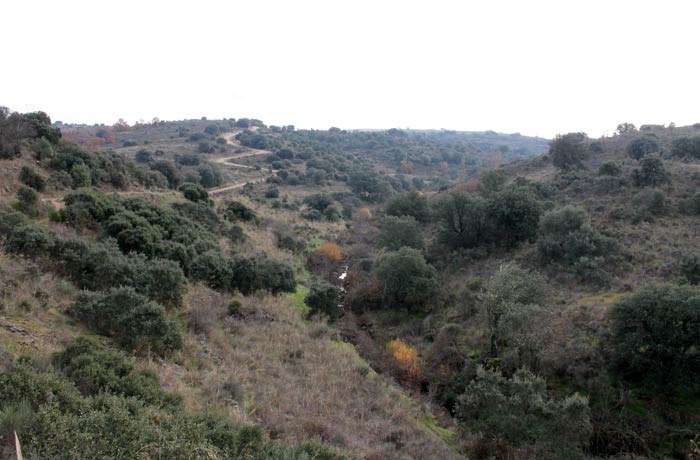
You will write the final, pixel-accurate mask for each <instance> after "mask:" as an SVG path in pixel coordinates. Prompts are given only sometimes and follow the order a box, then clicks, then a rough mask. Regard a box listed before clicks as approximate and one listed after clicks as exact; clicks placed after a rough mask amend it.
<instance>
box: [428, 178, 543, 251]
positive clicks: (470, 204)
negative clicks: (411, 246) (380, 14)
mask: <svg viewBox="0 0 700 460" xmlns="http://www.w3.org/2000/svg"><path fill="white" fill-rule="evenodd" d="M540 214H541V206H540V203H539V201H538V200H537V199H536V198H535V197H534V195H533V194H532V193H531V192H530V191H529V190H528V189H526V188H524V187H517V186H514V187H508V188H506V189H503V190H501V191H500V192H497V193H494V194H492V195H491V196H489V197H488V198H481V197H473V196H469V195H467V194H465V193H463V192H452V193H450V194H449V195H447V196H445V197H444V198H441V199H439V200H438V201H437V202H436V204H435V215H436V217H437V218H438V219H439V221H440V223H441V227H440V229H439V232H440V239H441V241H442V242H443V243H444V244H447V245H448V246H451V247H453V248H476V247H479V246H489V245H497V246H503V247H513V246H515V245H516V244H518V243H519V242H521V241H526V240H529V239H532V238H533V237H534V236H535V234H536V233H537V224H538V222H539V218H540Z"/></svg>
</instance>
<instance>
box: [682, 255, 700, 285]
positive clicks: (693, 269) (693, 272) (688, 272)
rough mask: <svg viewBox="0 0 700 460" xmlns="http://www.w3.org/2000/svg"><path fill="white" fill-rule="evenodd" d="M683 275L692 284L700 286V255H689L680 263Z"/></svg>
mask: <svg viewBox="0 0 700 460" xmlns="http://www.w3.org/2000/svg"><path fill="white" fill-rule="evenodd" d="M680 268H681V273H682V274H683V276H684V277H685V279H686V280H687V281H688V283H690V284H693V285H695V284H700V254H687V255H685V256H683V258H682V259H681V263H680Z"/></svg>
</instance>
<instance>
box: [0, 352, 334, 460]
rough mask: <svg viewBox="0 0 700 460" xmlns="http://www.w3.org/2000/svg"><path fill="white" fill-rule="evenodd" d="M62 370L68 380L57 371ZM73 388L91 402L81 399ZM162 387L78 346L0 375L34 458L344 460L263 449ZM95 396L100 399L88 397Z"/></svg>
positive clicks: (252, 432)
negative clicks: (84, 391) (47, 361)
mask: <svg viewBox="0 0 700 460" xmlns="http://www.w3.org/2000/svg"><path fill="white" fill-rule="evenodd" d="M81 363H84V364H85V365H86V367H85V368H83V367H82V366H81ZM64 365H65V374H64V373H63V372H62V369H57V368H63V366H64ZM112 379H114V382H113V383H112V382H110V381H111V380H112ZM74 380H75V381H76V382H77V384H79V385H81V386H83V387H85V388H89V389H90V394H81V393H80V392H78V391H77V389H76V383H74ZM159 386H160V384H159V382H158V380H157V379H156V378H155V377H151V376H148V374H147V373H144V372H142V371H137V370H134V369H133V367H132V366H131V365H130V364H129V363H128V362H126V361H125V360H124V358H123V357H122V356H121V355H116V354H114V352H108V351H106V350H101V349H99V348H97V347H95V348H93V347H92V346H90V345H87V346H86V345H85V344H84V343H80V341H79V342H78V343H77V345H76V344H72V345H70V346H69V349H67V350H66V351H65V352H64V353H61V354H60V355H59V357H57V358H55V363H54V365H53V366H46V365H41V364H40V363H38V362H33V361H30V360H27V359H23V360H20V361H18V362H16V363H15V364H14V365H13V366H12V367H10V368H9V369H7V370H5V371H3V372H0V400H2V401H3V407H2V409H3V410H4V411H5V414H7V413H8V412H9V411H8V409H12V408H20V407H21V406H23V407H24V408H25V409H24V410H23V411H18V410H13V414H20V413H22V414H25V416H24V417H21V418H20V417H17V416H15V417H14V419H15V420H20V419H21V420H25V422H26V423H22V424H21V425H20V430H21V431H20V432H19V435H20V438H21V440H22V448H23V449H24V451H25V452H29V453H31V456H32V458H34V457H36V458H47V459H48V458H50V459H54V458H66V453H67V452H70V453H71V456H70V458H71V459H73V460H90V459H95V458H100V459H105V460H116V459H123V458H133V457H134V456H135V455H136V456H137V457H138V456H142V457H143V458H163V459H165V458H167V459H169V460H189V459H192V458H200V457H201V458H212V459H214V458H216V459H219V458H220V459H233V458H235V459H244V458H245V459H246V460H283V459H284V460H310V459H314V460H344V457H343V456H341V455H340V454H338V453H336V452H335V451H333V450H331V449H328V448H324V447H322V446H320V445H318V444H315V443H309V444H301V445H295V446H286V445H282V444H277V443H274V442H272V441H268V440H266V438H265V437H264V436H263V432H262V430H260V429H259V428H256V427H253V426H238V425H234V424H233V423H232V421H231V419H230V418H229V417H227V416H225V415H223V414H221V413H218V412H216V411H212V410H207V412H204V413H192V412H187V411H185V409H184V408H183V407H182V405H181V404H178V402H177V399H178V398H177V397H171V395H168V394H167V393H161V394H158V387H159ZM95 390H96V391H98V392H99V393H97V394H92V392H94V391H95ZM16 426H17V424H15V427H16ZM2 434H4V433H0V435H2ZM3 452H5V451H4V450H3Z"/></svg>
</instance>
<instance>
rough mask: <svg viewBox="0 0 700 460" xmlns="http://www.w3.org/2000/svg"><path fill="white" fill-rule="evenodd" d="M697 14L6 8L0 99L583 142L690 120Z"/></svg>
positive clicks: (334, 6)
mask: <svg viewBox="0 0 700 460" xmlns="http://www.w3.org/2000/svg"><path fill="white" fill-rule="evenodd" d="M698 17H700V2H697V1H696V0H686V1H680V0H666V1H664V2H659V1H646V0H637V1H626V0H607V1H598V0H588V1H578V0H559V1H541V0H530V1H524V0H502V1H501V0H491V1H486V0H479V1H476V0H462V1H458V0H453V1H447V0H430V1H412V0H403V1H388V0H373V1H367V0H353V1H346V0H325V1H308V0H295V1H290V0H287V1H283V0H248V1H245V2H243V1H238V0H229V1H213V0H197V1H179V0H170V1H160V0H139V1H132V0H122V1H118V2H117V1H99V2H98V1H94V0H91V1H73V0H62V1H56V0H48V1H42V0H22V1H19V0H16V1H13V0H7V1H5V2H3V5H2V8H1V13H0V25H1V30H2V31H3V42H4V43H3V46H2V51H1V52H0V105H4V106H7V107H9V108H10V109H12V110H17V111H20V112H26V111H33V110H43V111H45V112H47V113H48V114H49V115H50V116H51V117H52V119H53V120H54V121H56V120H61V121H63V122H66V123H88V124H93V123H106V124H112V123H114V122H116V121H117V119H119V118H124V119H125V120H127V121H129V122H131V123H133V122H135V121H137V120H145V121H150V120H151V119H152V118H154V117H158V118H160V119H161V120H178V119H185V118H201V117H204V116H206V117H207V118H210V119H215V118H224V117H225V118H232V117H233V118H241V117H249V118H259V119H261V120H263V121H264V122H265V123H267V124H273V125H290V124H291V125H295V126H296V127H298V128H314V129H327V128H329V127H331V126H336V127H340V128H343V129H366V128H376V129H381V128H392V127H397V128H413V129H426V128H434V129H455V130H488V129H491V130H494V131H498V132H508V133H512V132H519V133H521V134H525V135H538V136H542V137H553V136H554V135H556V134H558V133H566V132H579V131H583V132H586V133H588V134H589V135H590V136H595V137H597V136H600V135H604V134H612V133H613V132H614V130H615V127H616V126H617V124H619V123H622V122H630V123H634V124H636V125H637V126H639V125H641V124H647V123H654V124H668V123H671V122H674V123H676V125H678V126H681V125H688V124H693V123H696V122H700V110H699V109H700V90H699V89H700V62H699V61H698V58H697V53H698V45H699V44H700V28H698V27H697V18H698Z"/></svg>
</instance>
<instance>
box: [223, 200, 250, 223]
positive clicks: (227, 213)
mask: <svg viewBox="0 0 700 460" xmlns="http://www.w3.org/2000/svg"><path fill="white" fill-rule="evenodd" d="M219 211H220V212H221V213H223V215H224V218H225V219H226V220H230V221H234V222H235V221H237V220H242V221H244V222H250V221H254V220H256V218H257V216H256V214H255V211H253V210H252V209H250V208H249V207H248V206H246V205H244V204H243V203H241V202H240V201H227V202H225V203H224V204H223V206H222V207H221V208H220V209H219Z"/></svg>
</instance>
